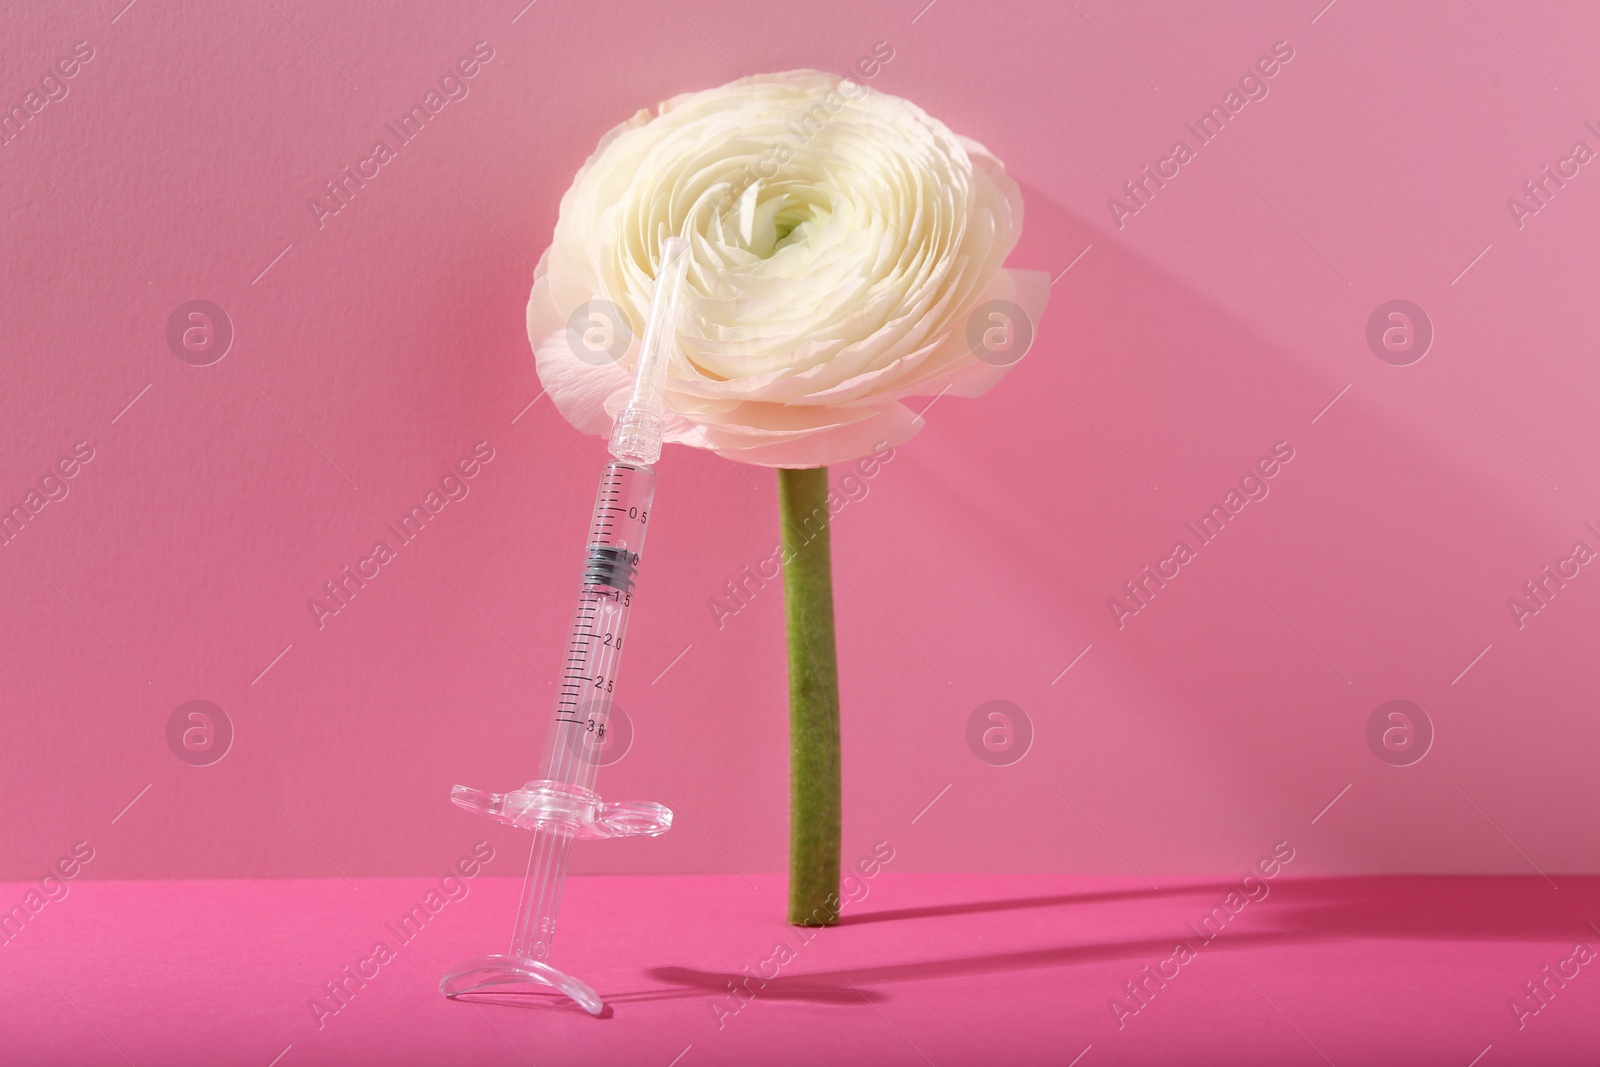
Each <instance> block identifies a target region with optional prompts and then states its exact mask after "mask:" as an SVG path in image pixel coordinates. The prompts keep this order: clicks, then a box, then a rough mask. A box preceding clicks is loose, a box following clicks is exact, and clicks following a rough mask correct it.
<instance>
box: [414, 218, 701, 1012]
mask: <svg viewBox="0 0 1600 1067" xmlns="http://www.w3.org/2000/svg"><path fill="white" fill-rule="evenodd" d="M688 250H689V245H688V242H687V241H685V240H684V239H682V238H680V237H669V238H668V239H667V240H666V241H665V242H664V243H663V246H662V251H661V263H660V266H659V268H658V269H657V271H656V289H655V293H654V295H653V297H652V299H651V303H650V311H649V316H648V318H647V319H646V322H645V332H644V339H643V341H642V342H641V344H640V349H639V359H638V362H637V363H636V364H635V366H634V378H633V392H632V395H631V397H630V398H629V401H628V406H627V407H625V408H623V410H622V411H620V412H618V414H617V417H616V420H615V423H614V425H613V427H612V433H611V444H610V451H611V454H612V455H613V456H615V457H616V458H615V459H613V460H612V461H611V462H610V463H607V464H606V466H605V469H604V471H602V473H601V476H600V489H599V492H597V493H596V494H595V504H594V515H593V518H592V519H591V520H590V523H589V537H588V543H587V548H586V551H585V555H584V566H583V578H582V581H581V582H580V584H579V587H578V605H577V608H576V610H575V611H574V612H573V617H572V627H571V630H570V631H569V640H568V643H567V658H566V664H565V666H564V668H563V670H562V672H561V685H560V689H559V692H558V693H557V694H556V704H555V710H554V713H553V714H552V715H551V718H550V729H549V732H548V733H547V734H546V735H545V746H544V758H543V761H542V763H541V764H540V768H539V777H537V778H535V779H534V780H533V781H530V782H528V783H526V784H525V785H523V786H522V787H521V788H520V789H513V790H511V791H510V792H506V793H489V792H484V791H483V790H478V789H472V788H469V787H467V786H463V785H458V786H456V787H455V788H454V789H452V790H451V793H450V799H451V801H452V802H453V803H455V804H456V805H457V806H458V807H462V808H465V809H466V810H467V811H471V812H474V813H476V814H478V815H482V816H484V817H485V818H489V819H493V820H495V821H497V822H502V823H506V824H509V825H511V826H517V827H521V828H523V829H525V830H530V831H532V832H533V849H532V851H531V853H530V854H529V856H528V871H527V874H526V876H525V877H524V879H523V884H522V900H521V903H520V904H519V905H518V907H517V922H516V927H515V929H514V930H513V932H512V935H511V947H510V950H509V951H507V952H503V953H494V954H491V955H487V956H478V957H475V958H473V959H470V960H467V961H465V962H464V963H462V964H461V965H459V966H458V967H456V969H455V970H453V971H451V972H450V973H448V974H446V975H445V976H444V977H443V978H442V979H440V981H439V992H441V993H443V994H444V995H445V996H447V997H455V996H460V995H462V994H465V993H475V992H483V991H486V990H489V989H493V988H497V987H502V986H507V985H535V986H540V987H546V988H549V989H553V990H556V991H557V992H560V993H563V994H565V995H566V996H568V997H570V998H571V999H572V1000H574V1001H576V1002H577V1003H578V1004H579V1005H580V1006H582V1007H583V1009H584V1010H585V1011H587V1012H588V1013H589V1014H591V1015H599V1014H600V1013H601V1011H602V1010H603V1009H604V1006H605V1005H604V1003H603V1002H602V1001H601V999H600V997H599V995H598V994H597V993H595V991H594V990H593V989H591V988H590V987H589V986H587V985H585V984H584V983H583V982H581V981H579V980H578V979H577V978H574V977H572V976H571V975H568V974H564V973H562V972H561V971H559V970H557V969H556V968H554V967H552V966H551V965H550V962H549V961H550V942H551V939H552V938H553V937H554V936H555V925H556V913H557V912H558V911H559V909H560V907H561V891H562V887H563V885H564V883H565V881H566V877H567V860H568V857H569V855H570V853H571V850H572V842H573V841H576V840H596V839H600V838H607V837H634V836H641V835H642V836H648V837H654V836H656V835H658V834H663V833H665V832H666V831H667V830H668V829H670V828H671V826H672V812H671V811H670V810H668V809H667V808H666V807H664V806H663V805H660V804H656V803H654V802H652V801H647V800H639V801H627V802H621V803H606V802H604V801H602V800H601V799H600V796H599V795H598V794H597V793H596V792H595V791H594V779H595V774H596V772H597V771H598V770H599V767H600V761H601V754H602V752H603V751H604V745H605V738H606V729H607V725H608V723H609V720H610V716H611V701H612V696H613V694H614V692H615V690H616V683H617V674H618V671H619V669H620V667H621V664H622V646H623V642H624V639H625V637H626V636H627V631H628V615H629V612H630V609H631V608H632V605H633V584H634V576H635V575H636V574H637V573H638V567H639V557H640V554H641V553H642V552H643V550H644V536H645V531H646V529H647V526H648V523H649V518H650V508H651V506H652V504H653V502H654V499H655V491H656V475H655V471H654V470H653V469H652V467H651V465H652V464H653V463H655V461H656V460H657V459H659V458H660V456H661V432H662V426H663V420H662V415H663V407H662V392H663V388H662V387H663V382H664V379H665V376H666V368H667V362H668V360H669V358H670V357H671V350H672V346H673V340H674V337H675V336H676V333H677V322H678V317H677V316H678V312H679V304H680V301H681V295H682V288H683V278H684V273H685V272H686V271H687V269H688Z"/></svg>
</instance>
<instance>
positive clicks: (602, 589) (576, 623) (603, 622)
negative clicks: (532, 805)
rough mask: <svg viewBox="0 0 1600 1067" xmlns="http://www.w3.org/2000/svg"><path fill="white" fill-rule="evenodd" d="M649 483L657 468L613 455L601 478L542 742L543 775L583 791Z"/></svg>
mask: <svg viewBox="0 0 1600 1067" xmlns="http://www.w3.org/2000/svg"><path fill="white" fill-rule="evenodd" d="M655 487H656V476H655V471H653V470H651V469H650V468H649V467H647V466H645V465H643V464H640V463H626V462H622V461H614V462H612V463H609V464H607V465H606V468H605V472H604V474H603V475H602V477H601V479H600V490H599V492H598V493H597V494H596V498H595V506H594V518H593V519H592V520H591V522H590V524H589V539H588V545H587V548H586V550H585V558H584V567H583V581H582V584H581V586H580V588H579V592H578V607H577V611H576V612H575V613H574V615H573V620H572V629H571V631H570V638H569V640H568V643H567V660H566V665H565V668H564V670H563V671H562V676H561V689H560V693H559V694H558V695H557V698H556V707H555V716H554V720H553V721H552V722H551V724H550V737H549V738H548V742H547V744H546V746H545V766H544V769H543V771H542V775H541V776H542V777H544V778H546V779H549V780H552V781H561V782H570V783H572V784H574V785H580V786H583V787H584V788H586V789H587V788H589V787H590V786H591V785H592V783H593V780H594V776H595V771H596V770H597V769H598V766H599V763H600V762H601V761H600V752H601V750H602V749H603V747H604V745H605V740H606V729H607V724H608V721H609V719H610V715H611V694H612V693H613V692H614V691H615V689H616V684H617V673H618V668H619V667H620V666H621V662H622V642H623V639H624V637H625V636H626V634H627V628H628V614H629V610H630V608H631V607H632V604H633V582H634V576H635V575H636V574H637V572H638V566H639V555H640V552H641V550H642V549H643V547H644V535H645V529H646V524H647V523H648V521H649V518H650V504H651V501H652V499H653V498H654V497H655Z"/></svg>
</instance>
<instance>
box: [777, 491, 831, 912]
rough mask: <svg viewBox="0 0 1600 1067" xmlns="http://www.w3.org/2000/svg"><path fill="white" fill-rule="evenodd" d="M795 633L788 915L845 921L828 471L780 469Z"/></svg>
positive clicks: (787, 606) (789, 622)
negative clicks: (841, 885) (842, 915)
mask: <svg viewBox="0 0 1600 1067" xmlns="http://www.w3.org/2000/svg"><path fill="white" fill-rule="evenodd" d="M778 501H779V511H780V515H781V518H782V522H783V600H784V621H785V624H786V626H787V630H788V638H789V915H788V921H789V922H791V923H793V924H795V925H797V926H832V925H833V924H834V923H836V922H838V921H839V667H838V662H837V659H836V656H835V650H834V640H833V566H832V562H831V549H830V546H829V536H828V468H826V467H811V468H806V469H794V468H781V469H779V471H778Z"/></svg>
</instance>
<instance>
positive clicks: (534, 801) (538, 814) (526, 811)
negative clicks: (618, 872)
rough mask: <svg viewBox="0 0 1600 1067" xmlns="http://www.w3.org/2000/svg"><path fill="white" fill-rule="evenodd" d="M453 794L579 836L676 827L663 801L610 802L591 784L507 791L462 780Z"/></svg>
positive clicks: (503, 818) (542, 784)
mask: <svg viewBox="0 0 1600 1067" xmlns="http://www.w3.org/2000/svg"><path fill="white" fill-rule="evenodd" d="M450 800H451V801H452V802H453V803H454V804H455V805H456V806H457V807H460V808H465V809H466V810H467V811H470V812H473V813H474V814H477V815H482V816H484V817H485V818H488V819H493V820H494V821H495V822H502V823H506V824H508V825H510V826H515V827H518V828H519V829H523V830H546V831H550V832H555V833H565V834H569V835H571V836H572V837H575V838H579V839H594V838H604V837H655V836H657V835H659V834H664V833H666V832H667V831H668V830H670V829H671V828H672V810H671V809H670V808H667V807H665V806H664V805H661V804H657V803H655V802H654V801H651V800H624V801H617V802H612V803H606V802H604V801H602V800H601V799H600V796H599V794H597V793H595V792H594V791H593V790H592V789H585V788H583V787H582V786H575V785H572V784H570V783H566V782H552V781H537V782H528V783H527V784H526V785H524V786H523V787H522V788H521V789H513V790H511V791H510V792H508V793H487V792H484V791H483V790H481V789H473V788H471V787H470V786H464V785H458V786H456V787H454V788H453V789H451V790H450Z"/></svg>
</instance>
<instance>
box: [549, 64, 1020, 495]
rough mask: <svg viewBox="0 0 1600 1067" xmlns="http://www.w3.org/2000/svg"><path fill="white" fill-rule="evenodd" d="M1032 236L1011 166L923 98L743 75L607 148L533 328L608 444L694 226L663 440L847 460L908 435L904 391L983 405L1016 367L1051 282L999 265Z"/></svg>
mask: <svg viewBox="0 0 1600 1067" xmlns="http://www.w3.org/2000/svg"><path fill="white" fill-rule="evenodd" d="M1021 226H1022V197H1021V194H1020V192H1019V191H1018V189H1017V185H1016V183H1015V182H1013V181H1012V180H1011V178H1010V177H1009V176H1007V174H1006V172H1005V168H1004V167H1003V166H1002V165H1001V164H1000V161H999V160H997V159H995V158H994V157H993V156H992V155H990V154H989V152H988V151H987V150H986V149H985V148H984V147H983V146H982V145H980V144H978V143H977V142H976V141H972V140H968V139H966V138H963V137H959V136H957V135H956V134H954V133H952V132H951V131H950V130H949V129H947V128H946V127H945V126H944V124H943V123H941V122H939V121H938V120H937V119H935V118H932V117H931V116H929V115H928V114H927V113H926V112H924V111H923V110H922V109H921V108H919V107H917V106H916V105H915V104H912V103H910V102H909V101H906V100H902V99H900V98H898V97H894V96H889V95H887V94H884V93H880V92H876V91H874V90H871V89H868V88H866V87H864V86H862V85H859V84H857V83H855V82H852V81H848V80H842V79H840V78H837V77H834V76H832V75H828V74H822V73H819V72H817V71H792V72H789V73H786V74H768V75H762V76H758V77H754V78H751V79H748V80H743V79H742V80H740V81H737V82H730V83H729V84H727V85H724V86H722V87H721V88H718V89H709V90H706V91H704V92H697V93H687V94H684V95H681V96H677V97H674V98H672V99H671V100H668V101H666V102H665V103H663V104H662V105H661V107H660V114H659V115H656V116H654V117H652V116H651V115H650V113H649V112H648V111H640V112H639V113H638V114H637V115H635V116H634V117H633V118H632V119H630V120H628V121H627V122H625V123H623V124H622V125H620V126H618V127H616V128H615V129H613V130H612V131H611V132H610V133H608V134H607V135H606V136H605V137H604V138H603V139H602V140H601V142H600V145H599V147H598V148H596V149H595V152H594V154H593V155H592V156H590V157H589V159H588V161H587V162H586V163H585V164H584V165H583V168H582V169H581V170H579V172H578V174H577V177H575V178H574V179H573V182H572V187H571V188H570V189H568V190H567V193H566V195H565V196H563V197H562V200H561V214H560V218H559V220H558V221H557V223H556V229H555V236H554V239H553V240H552V242H551V245H550V247H549V248H548V249H547V250H546V251H545V254H544V256H543V257H542V258H541V259H540V261H539V266H538V268H537V269H536V271H535V272H534V276H535V282H534V287H533V294H532V296H531V298H530V299H529V302H528V336H529V338H530V340H531V341H532V343H533V347H534V351H535V353H536V356H537V360H538V368H539V377H540V379H541V381H542V382H543V384H544V386H545V388H546V389H547V390H548V391H549V393H550V396H551V398H552V399H553V400H554V402H555V404H556V407H557V408H558V409H559V410H560V411H561V413H562V415H564V416H566V418H567V419H568V420H569V421H570V422H571V423H572V424H573V425H574V426H576V427H577V428H578V429H580V430H584V431H586V432H589V433H596V434H602V435H604V434H607V433H608V432H609V431H610V427H611V416H612V415H614V414H615V413H616V411H617V410H618V409H620V408H621V407H622V406H623V402H624V400H625V398H626V395H627V388H628V383H629V375H630V372H631V368H632V366H633V360H634V356H635V354H636V352H637V347H638V330H639V329H640V326H641V324H642V323H643V321H644V313H645V311H646V309H647V308H648V307H649V304H650V295H651V290H652V285H653V279H654V275H655V265H656V262H657V258H658V256H659V254H660V249H661V243H662V241H663V240H664V239H665V238H667V237H670V236H672V235H675V234H676V235H682V236H684V237H687V238H688V239H689V241H690V244H691V256H692V259H693V261H692V263H691V265H690V267H689V276H688V281H687V283H686V287H685V288H686V292H685V296H686V301H687V305H688V310H687V311H686V313H685V315H684V321H683V322H682V324H681V326H680V332H679V345H680V348H681V352H680V353H678V354H677V355H675V356H674V358H673V360H672V363H671V368H670V371H669V379H668V382H667V395H666V399H667V403H668V405H669V408H670V409H671V413H669V416H668V420H667V428H666V436H667V440H669V441H677V442H679V443H682V444H687V445H693V446H696V447H699V448H709V449H714V450H715V451H717V452H719V453H721V454H722V455H724V456H727V457H728V458H730V459H735V460H740V461H743V462H746V463H757V464H763V465H766V466H775V467H814V466H820V465H824V464H831V463H837V462H843V461H845V460H849V459H853V458H856V457H858V456H862V455H865V454H867V453H868V452H871V451H873V449H874V447H875V446H877V445H880V444H881V443H882V442H888V443H889V444H891V445H893V444H898V443H900V442H901V441H904V440H906V439H907V438H909V437H911V436H912V435H913V434H914V433H916V431H917V429H918V428H919V426H920V420H918V418H917V416H916V415H915V414H914V412H913V411H912V410H911V409H910V408H908V407H907V406H906V405H904V404H902V403H900V401H901V399H902V398H904V397H908V396H930V395H935V394H939V393H940V392H942V391H949V392H951V393H954V394H955V395H957V396H969V397H970V396H977V395H979V394H981V393H983V392H984V391H985V390H987V389H988V388H989V387H990V386H991V385H993V384H994V383H995V382H996V381H998V380H999V379H1000V377H1001V376H1002V375H1003V374H1004V373H1005V371H1006V369H1007V368H1008V367H1009V366H1010V365H1012V364H1014V363H1015V362H1016V360H1017V359H1018V358H1020V356H1021V354H1022V353H1021V347H1020V346H1024V345H1025V344H1026V343H1027V339H1028V338H1031V336H1032V332H1033V324H1034V323H1036V322H1037V321H1038V317H1039V315H1040V313H1041V312H1042V311H1043V309H1044V304H1045V299H1046V297H1047V295H1048V292H1049V286H1048V281H1047V279H1046V277H1045V275H1043V274H1040V273H1038V272H1034V271H1015V272H1011V271H1006V270H1004V269H1002V264H1003V262H1004V261H1005V258H1006V255H1007V254H1008V253H1009V252H1010V251H1011V249H1012V247H1013V246H1014V245H1015V244H1016V241H1017V237H1018V234H1019V232H1020V230H1021ZM990 302H998V303H995V304H993V305H991V304H990ZM608 305H609V308H608ZM975 308H976V309H978V311H979V312H980V315H976V316H975V315H974V314H973V311H974V309H975ZM996 308H999V309H1002V311H1001V312H999V313H997V312H996V311H995V309H996ZM603 309H605V310H603ZM606 310H611V313H612V314H615V313H616V312H620V315H621V317H622V318H623V319H624V320H625V323H624V324H623V325H621V326H620V328H619V329H618V330H617V332H616V334H615V335H614V336H608V335H607V331H606V329H605V326H606V323H605V321H604V320H605V317H606ZM1013 313H1014V314H1017V315H1020V316H1023V317H1025V320H1026V321H1015V322H1014V321H1010V320H1011V318H1012V317H1013ZM980 316H981V318H982V320H983V321H981V322H974V321H973V320H975V319H977V318H979V317H980ZM586 325H588V326H592V327H593V328H592V329H587V330H586V329H585V326H586ZM613 325H615V324H613ZM630 330H631V331H632V332H631V336H630V332H629V331H630ZM997 331H998V332H997ZM997 338H998V343H996V339H997ZM1019 338H1020V340H1018V339H1019ZM1010 342H1016V343H1017V344H1018V346H1019V347H1018V350H1016V351H1010V352H1004V351H1002V352H1001V354H999V355H997V354H996V352H995V348H997V347H998V348H1000V349H1002V350H1003V349H1004V347H1005V345H1006V344H1007V343H1010ZM624 346H626V347H625V348H624ZM608 349H609V355H608V354H607V352H606V350H608ZM597 353H598V354H599V358H596V354H597ZM613 357H614V358H613ZM980 357H983V358H980Z"/></svg>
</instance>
